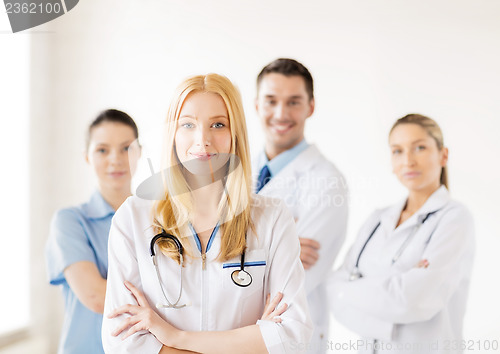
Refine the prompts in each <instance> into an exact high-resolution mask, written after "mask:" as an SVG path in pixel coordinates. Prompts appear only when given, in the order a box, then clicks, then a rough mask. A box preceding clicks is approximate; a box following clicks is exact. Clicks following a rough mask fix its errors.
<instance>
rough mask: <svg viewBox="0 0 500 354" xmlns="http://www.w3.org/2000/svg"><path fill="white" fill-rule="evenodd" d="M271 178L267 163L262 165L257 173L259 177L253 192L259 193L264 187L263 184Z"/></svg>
mask: <svg viewBox="0 0 500 354" xmlns="http://www.w3.org/2000/svg"><path fill="white" fill-rule="evenodd" d="M270 180H271V171H269V168H268V167H267V165H264V167H262V169H261V170H260V173H259V179H258V180H257V186H256V191H255V193H259V191H260V190H261V189H262V188H264V186H265V185H266V184H267V182H269V181H270Z"/></svg>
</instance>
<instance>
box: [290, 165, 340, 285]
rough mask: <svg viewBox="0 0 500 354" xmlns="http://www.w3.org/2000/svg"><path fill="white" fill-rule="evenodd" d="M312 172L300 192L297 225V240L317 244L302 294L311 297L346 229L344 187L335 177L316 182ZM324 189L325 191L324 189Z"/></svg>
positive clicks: (330, 268)
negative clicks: (317, 256)
mask: <svg viewBox="0 0 500 354" xmlns="http://www.w3.org/2000/svg"><path fill="white" fill-rule="evenodd" d="M313 172H314V171H312V172H311V177H309V178H308V179H307V180H308V181H309V182H308V183H307V184H306V186H304V187H305V188H302V189H301V197H300V198H299V200H301V202H300V204H301V206H300V209H301V216H300V217H299V218H298V220H297V221H296V222H297V233H298V235H299V237H305V238H311V239H313V240H316V241H318V242H319V243H320V245H321V248H320V249H319V252H318V253H319V259H318V261H317V262H316V264H314V266H312V267H311V268H309V269H307V270H306V291H307V293H308V294H309V293H311V292H312V291H314V290H315V288H316V287H317V286H318V285H319V284H321V283H323V282H324V280H325V274H328V273H329V272H330V271H331V270H332V267H333V263H334V262H335V258H336V257H337V254H338V252H339V251H340V248H341V247H342V244H343V243H344V240H345V236H346V229H347V217H348V210H347V185H346V182H345V179H344V177H343V176H342V175H341V174H340V173H337V174H335V175H334V176H330V177H328V178H326V177H325V178H326V180H325V181H323V180H320V179H319V178H318V177H317V176H316V177H314V176H315V174H313ZM325 187H326V188H325Z"/></svg>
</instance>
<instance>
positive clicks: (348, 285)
mask: <svg viewBox="0 0 500 354" xmlns="http://www.w3.org/2000/svg"><path fill="white" fill-rule="evenodd" d="M444 213H445V214H444V215H442V217H441V219H440V220H439V221H438V224H437V226H436V229H435V231H434V233H433V235H432V238H431V240H430V242H429V244H428V245H427V247H426V249H425V251H424V253H423V255H422V259H427V260H428V261H429V267H428V268H416V267H415V268H412V269H410V270H409V271H407V272H405V273H395V272H394V273H393V274H390V275H388V276H380V277H366V278H361V279H359V280H356V281H352V282H349V281H339V282H335V287H336V289H335V291H336V296H337V298H342V299H343V301H345V303H348V304H350V305H352V306H354V307H356V308H357V309H359V310H360V311H362V312H364V313H366V314H367V315H369V316H373V317H376V318H378V319H380V320H382V321H387V322H392V323H399V324H405V323H412V322H419V321H426V320H429V319H430V318H432V317H433V316H434V315H436V314H437V313H438V312H439V311H441V310H442V309H443V308H444V306H445V305H446V303H447V302H448V301H449V299H450V298H451V296H452V295H453V294H454V292H455V291H456V290H457V288H458V287H459V285H460V283H461V281H463V280H464V279H465V278H466V277H468V275H469V274H470V271H471V267H472V259H473V252H474V226H473V220H472V216H471V214H470V213H469V212H468V210H467V209H466V208H465V207H463V206H460V205H458V206H456V207H455V206H454V207H452V208H450V209H448V210H445V211H444ZM366 294H370V296H367V295H366Z"/></svg>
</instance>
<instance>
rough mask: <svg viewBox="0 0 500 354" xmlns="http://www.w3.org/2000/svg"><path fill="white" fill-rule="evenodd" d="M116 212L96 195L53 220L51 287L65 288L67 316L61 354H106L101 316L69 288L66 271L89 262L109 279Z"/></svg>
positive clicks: (49, 247)
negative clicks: (109, 261) (112, 229)
mask: <svg viewBox="0 0 500 354" xmlns="http://www.w3.org/2000/svg"><path fill="white" fill-rule="evenodd" d="M114 214H115V211H114V210H113V208H112V207H111V206H110V205H109V204H108V203H107V202H106V201H105V200H104V199H103V197H102V196H101V194H100V193H99V192H98V191H96V192H95V193H94V194H93V195H92V197H91V199H90V200H89V202H87V203H84V204H81V205H79V206H76V207H71V208H66V209H61V210H59V211H58V212H57V213H56V214H55V215H54V218H53V219H52V224H51V227H50V236H49V240H48V242H47V245H46V249H45V256H46V262H47V271H48V275H49V281H50V284H52V285H62V292H63V296H64V303H65V309H66V312H65V316H64V324H63V328H62V334H61V340H60V343H59V351H58V353H60V354H62V353H63V354H80V353H81V354H89V353H104V350H103V348H102V341H101V326H102V315H101V314H98V313H95V312H93V311H91V310H89V309H88V308H87V307H85V306H84V305H83V304H82V303H81V302H80V301H79V300H78V298H77V297H76V295H75V294H74V293H73V291H72V290H71V288H70V287H69V285H68V283H67V281H66V278H65V277H64V273H63V272H64V270H65V269H66V268H67V267H68V266H69V265H71V264H73V263H76V262H80V261H90V262H93V263H94V264H96V265H97V268H98V269H99V272H100V273H101V276H102V277H103V278H104V279H106V278H107V275H108V236H109V229H110V227H111V219H112V218H113V215H114Z"/></svg>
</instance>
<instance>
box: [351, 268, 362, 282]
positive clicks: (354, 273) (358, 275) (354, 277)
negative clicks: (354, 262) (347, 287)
mask: <svg viewBox="0 0 500 354" xmlns="http://www.w3.org/2000/svg"><path fill="white" fill-rule="evenodd" d="M360 278H363V274H361V272H360V271H359V269H358V267H355V268H354V269H353V271H352V273H351V274H350V275H349V281H354V280H358V279H360Z"/></svg>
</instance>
